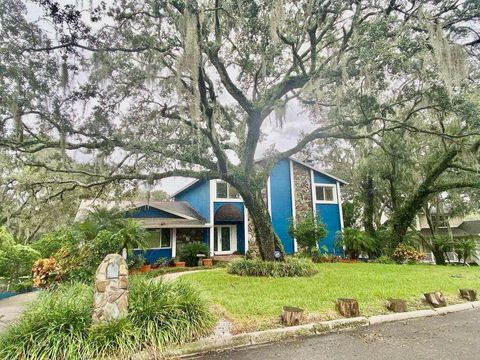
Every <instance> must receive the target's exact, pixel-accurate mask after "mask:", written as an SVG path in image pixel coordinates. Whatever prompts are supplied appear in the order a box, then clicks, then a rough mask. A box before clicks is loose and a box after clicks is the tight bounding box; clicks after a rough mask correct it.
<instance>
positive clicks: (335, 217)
mask: <svg viewBox="0 0 480 360" xmlns="http://www.w3.org/2000/svg"><path fill="white" fill-rule="evenodd" d="M316 211H317V215H318V216H319V217H320V219H321V220H322V222H323V223H324V224H325V227H326V229H327V231H328V234H327V236H326V237H325V238H324V239H323V240H322V241H321V242H320V246H323V245H325V246H327V248H328V252H329V253H330V254H336V255H341V254H342V249H341V248H340V249H339V248H337V249H335V237H336V235H337V232H338V231H340V230H341V226H340V211H339V208H338V204H316Z"/></svg>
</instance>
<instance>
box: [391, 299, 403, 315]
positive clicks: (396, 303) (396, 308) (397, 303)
mask: <svg viewBox="0 0 480 360" xmlns="http://www.w3.org/2000/svg"><path fill="white" fill-rule="evenodd" d="M387 309H388V310H390V311H393V312H396V313H400V312H406V311H407V302H406V301H405V300H401V299H387Z"/></svg>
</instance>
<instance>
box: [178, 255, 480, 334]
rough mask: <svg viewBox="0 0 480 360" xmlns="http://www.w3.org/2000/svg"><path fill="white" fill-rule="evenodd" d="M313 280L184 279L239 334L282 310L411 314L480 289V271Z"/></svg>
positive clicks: (366, 267)
mask: <svg viewBox="0 0 480 360" xmlns="http://www.w3.org/2000/svg"><path fill="white" fill-rule="evenodd" d="M316 267H317V268H318V274H317V275H315V276H313V277H311V278H255V277H240V276H236V275H229V274H228V273H227V271H226V270H225V269H219V270H215V271H206V272H200V273H194V274H188V275H185V276H184V278H185V279H187V280H188V281H191V282H193V283H195V284H196V285H197V286H199V287H200V289H201V290H203V292H204V295H205V296H206V297H207V298H208V299H209V300H210V301H211V302H212V303H213V304H214V306H215V307H216V308H217V310H218V311H219V312H220V313H222V312H223V314H222V315H223V316H225V317H227V318H229V319H230V320H232V321H233V323H234V330H235V331H237V332H240V331H245V330H254V329H264V328H269V327H274V326H278V325H279V315H280V312H281V308H282V306H284V305H291V306H298V307H301V308H303V309H304V310H305V312H306V319H305V322H311V321H316V320H323V319H333V318H338V317H339V316H338V315H337V314H336V312H335V299H336V298H339V297H349V298H355V299H357V300H358V301H359V305H360V313H361V315H365V316H370V315H374V314H382V313H387V310H386V309H385V300H386V299H387V298H390V297H393V298H401V299H405V300H408V307H409V310H414V309H424V308H428V305H426V304H425V303H423V301H422V299H423V295H422V294H423V293H425V292H430V291H435V290H438V291H442V292H443V293H444V294H445V295H446V297H447V300H448V302H449V304H454V303H460V302H464V300H462V299H460V298H459V297H458V289H459V288H473V289H478V290H480V268H479V267H461V266H434V265H383V264H365V263H357V264H340V263H335V264H318V265H316Z"/></svg>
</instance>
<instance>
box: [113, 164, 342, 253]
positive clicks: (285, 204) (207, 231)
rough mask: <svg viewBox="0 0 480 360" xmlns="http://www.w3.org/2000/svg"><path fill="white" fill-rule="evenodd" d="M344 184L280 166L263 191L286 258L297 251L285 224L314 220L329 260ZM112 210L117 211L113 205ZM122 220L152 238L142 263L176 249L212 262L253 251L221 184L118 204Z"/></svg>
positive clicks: (230, 194) (249, 230)
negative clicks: (192, 248)
mask: <svg viewBox="0 0 480 360" xmlns="http://www.w3.org/2000/svg"><path fill="white" fill-rule="evenodd" d="M344 184H346V182H345V181H343V180H341V179H338V178H336V177H335V176H333V175H330V174H328V173H326V172H325V171H322V170H319V169H316V168H314V167H312V166H310V165H308V164H305V163H303V162H300V161H298V160H295V159H293V158H289V159H284V160H281V161H279V162H278V163H277V164H276V165H275V166H274V168H273V170H272V173H271V175H270V177H269V179H268V182H267V188H266V189H265V190H264V200H265V202H266V204H267V206H268V211H269V212H270V215H271V217H272V223H273V227H274V229H275V232H276V233H277V235H278V236H279V238H280V239H281V241H282V243H283V247H284V250H285V252H286V253H287V254H294V253H296V252H297V251H298V246H297V242H296V240H295V239H294V238H292V237H291V236H290V234H289V233H288V227H289V223H290V219H294V220H295V219H300V218H301V217H302V216H304V215H305V214H308V213H313V214H317V215H318V216H319V217H320V219H321V220H322V222H323V223H324V224H325V227H326V229H327V231H328V234H327V237H326V238H325V239H323V240H322V243H321V245H322V246H323V245H325V246H326V247H327V249H328V252H329V253H331V254H341V249H336V248H335V236H336V233H337V232H338V231H340V230H341V229H342V228H343V215H342V207H341V193H340V189H341V186H342V185H344ZM116 206H119V205H118V203H117V205H116ZM120 206H122V207H123V208H124V209H125V210H126V216H128V217H133V218H136V219H138V220H140V221H142V222H143V224H144V226H145V228H146V229H147V230H149V231H150V232H151V235H152V236H151V237H150V240H149V250H147V251H146V255H145V256H146V257H147V259H148V260H150V261H151V262H154V261H155V260H156V259H158V258H160V257H166V258H170V257H172V258H174V257H175V256H176V250H177V248H178V247H179V246H181V244H183V243H187V242H197V241H201V242H204V243H206V244H207V245H208V246H209V249H210V255H211V256H222V255H231V254H245V253H246V252H247V250H249V249H253V248H255V247H256V246H257V245H256V242H255V232H254V228H253V223H252V221H251V219H250V217H249V214H248V210H247V209H246V207H245V206H244V205H243V201H242V199H241V197H240V195H239V194H238V192H237V190H236V189H235V188H234V187H232V186H231V185H230V184H227V183H225V182H223V181H221V180H195V181H193V182H191V183H190V184H188V185H187V186H186V187H184V188H183V189H181V190H179V191H178V192H177V193H175V194H174V195H172V201H163V202H158V201H151V202H149V203H146V202H139V201H134V202H129V203H122V204H121V205H120Z"/></svg>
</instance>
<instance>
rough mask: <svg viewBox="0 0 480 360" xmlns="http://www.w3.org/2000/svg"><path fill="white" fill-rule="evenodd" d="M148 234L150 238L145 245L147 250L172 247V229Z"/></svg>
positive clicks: (158, 230)
mask: <svg viewBox="0 0 480 360" xmlns="http://www.w3.org/2000/svg"><path fill="white" fill-rule="evenodd" d="M148 233H149V236H148V238H147V240H146V244H145V245H146V248H147V249H158V248H171V247H172V237H171V229H155V230H149V231H148Z"/></svg>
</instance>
